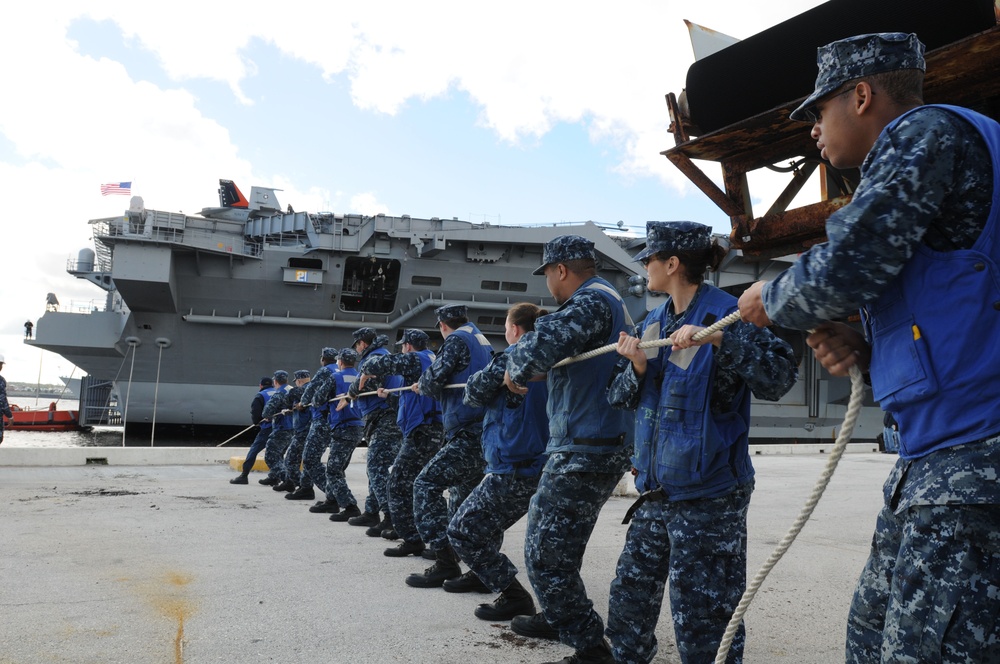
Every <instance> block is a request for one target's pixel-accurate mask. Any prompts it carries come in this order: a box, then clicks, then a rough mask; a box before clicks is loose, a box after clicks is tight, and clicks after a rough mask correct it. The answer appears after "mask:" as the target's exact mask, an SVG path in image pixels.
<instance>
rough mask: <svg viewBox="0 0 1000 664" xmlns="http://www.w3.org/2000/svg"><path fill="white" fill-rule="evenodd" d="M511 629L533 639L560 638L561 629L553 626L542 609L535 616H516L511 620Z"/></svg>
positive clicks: (551, 639)
mask: <svg viewBox="0 0 1000 664" xmlns="http://www.w3.org/2000/svg"><path fill="white" fill-rule="evenodd" d="M510 631H512V632H514V633H515V634H520V635H521V636H529V637H531V638H533V639H548V640H549V641H558V640H559V630H557V629H555V628H553V627H552V625H550V624H549V621H548V620H546V619H545V614H543V613H542V612H541V611H539V612H538V613H536V614H535V615H533V616H516V617H514V618H512V619H511V621H510Z"/></svg>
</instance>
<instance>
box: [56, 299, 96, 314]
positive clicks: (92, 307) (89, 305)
mask: <svg viewBox="0 0 1000 664" xmlns="http://www.w3.org/2000/svg"><path fill="white" fill-rule="evenodd" d="M104 310H105V309H104V302H103V301H102V302H101V303H100V304H98V302H97V300H88V301H77V300H70V303H69V304H68V305H66V306H64V307H62V308H60V309H59V311H62V312H68V313H72V314H93V313H99V312H101V311H104Z"/></svg>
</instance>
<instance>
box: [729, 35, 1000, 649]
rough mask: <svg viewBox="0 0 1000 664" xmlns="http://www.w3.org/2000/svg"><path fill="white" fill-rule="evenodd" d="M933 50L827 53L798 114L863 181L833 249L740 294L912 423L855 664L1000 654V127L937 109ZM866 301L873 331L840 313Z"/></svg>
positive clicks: (854, 640) (750, 316) (866, 46)
mask: <svg viewBox="0 0 1000 664" xmlns="http://www.w3.org/2000/svg"><path fill="white" fill-rule="evenodd" d="M923 54H924V45H923V44H922V43H920V41H919V40H918V39H917V36H916V35H913V34H903V33H882V34H868V35H860V36H856V37H850V38H848V39H842V40H840V41H836V42H833V43H831V44H828V45H826V46H823V47H821V48H820V49H819V50H818V56H817V61H818V65H819V74H818V76H817V77H816V87H815V90H814V91H813V93H812V94H811V95H810V96H809V97H808V98H806V100H805V101H804V102H803V103H802V104H801V105H800V106H799V107H798V108H796V109H795V110H794V111H793V112H792V115H791V117H792V119H793V120H805V121H807V122H809V123H811V125H812V131H811V135H812V137H813V139H815V140H816V145H817V147H818V148H819V149H820V151H821V155H822V157H823V158H824V159H827V160H829V161H830V163H831V164H833V166H835V167H836V168H855V167H860V169H861V181H860V183H859V184H858V186H857V188H856V190H855V194H854V197H853V198H852V200H851V202H850V203H848V204H847V205H846V206H844V207H842V208H841V209H840V210H838V211H837V212H835V213H833V214H832V215H831V216H830V217H829V219H827V222H826V234H827V241H826V242H825V243H823V244H817V245H814V246H813V247H812V248H810V249H809V251H807V252H805V253H804V254H802V255H801V256H800V257H799V259H798V260H797V261H796V262H795V263H794V264H793V265H792V266H791V267H789V268H788V269H787V270H785V271H784V272H782V273H781V274H779V275H778V276H777V277H775V278H774V280H773V281H771V282H758V283H756V284H754V285H753V286H751V287H750V288H749V289H748V290H747V291H746V292H745V293H744V294H743V295H742V296H741V297H740V301H739V307H740V311H741V312H742V314H743V319H744V320H749V321H751V322H753V323H756V324H757V325H762V326H763V325H768V324H770V323H771V322H772V321H773V322H775V323H777V324H779V325H783V326H785V327H790V328H795V329H801V330H809V329H814V330H815V331H814V332H813V333H812V334H810V335H809V337H808V338H807V343H808V344H809V346H810V347H811V348H812V349H813V351H814V353H815V355H816V357H817V359H818V360H819V361H820V363H821V364H822V365H823V366H824V367H826V368H827V369H828V370H829V371H830V372H831V373H832V374H834V375H837V376H841V375H846V373H847V372H848V370H849V368H850V367H858V368H859V369H860V370H861V371H863V372H869V374H870V378H871V385H872V396H874V398H875V399H876V400H878V401H879V405H880V406H881V407H882V408H883V409H884V410H886V411H888V412H890V413H892V415H893V417H894V418H895V419H896V422H897V423H898V425H899V438H900V440H899V457H900V458H899V461H898V462H897V463H896V466H895V467H894V468H893V470H892V472H891V473H890V475H889V478H888V480H887V481H886V484H885V488H884V496H885V505H884V507H883V509H882V511H881V513H880V514H879V516H878V519H877V521H876V526H875V535H874V538H873V539H872V547H871V553H870V556H869V558H868V562H867V564H866V566H865V569H864V570H863V571H862V573H861V578H860V580H859V582H858V586H857V590H856V592H855V595H854V601H853V603H852V606H851V610H850V614H849V616H848V622H847V648H846V650H847V657H846V660H847V661H848V662H889V661H892V662H926V661H936V662H968V661H977V662H982V661H1000V620H997V607H998V603H997V597H998V595H1000V509H998V508H997V506H998V505H1000V482H998V481H997V477H998V476H1000V417H997V413H998V412H1000V390H998V389H997V385H1000V344H998V343H996V339H998V338H1000V314H998V311H997V310H998V309H1000V285H998V284H1000V280H998V279H997V276H996V275H997V274H998V273H1000V190H998V186H997V183H998V175H997V173H1000V125H998V123H997V122H995V121H994V120H992V119H990V118H987V117H985V116H983V115H980V114H979V113H976V112H973V111H970V110H968V109H965V108H960V107H956V106H940V105H928V106H924V105H923V100H922V96H923V90H922V86H923V76H924V70H925V62H924V55H923ZM859 307H860V308H861V309H862V321H863V324H864V330H865V334H864V335H862V334H861V333H859V332H857V331H855V330H854V329H853V328H850V327H848V326H847V325H844V324H840V323H833V322H828V321H835V320H839V319H843V318H846V317H847V316H849V315H851V314H853V313H855V312H856V311H857V309H858V308H859Z"/></svg>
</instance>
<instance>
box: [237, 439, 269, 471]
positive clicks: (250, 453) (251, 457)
mask: <svg viewBox="0 0 1000 664" xmlns="http://www.w3.org/2000/svg"><path fill="white" fill-rule="evenodd" d="M270 437H271V429H270V428H267V429H261V430H260V431H258V432H257V435H256V436H255V437H254V439H253V443H251V444H250V449H249V450H247V456H246V458H245V459H243V474H244V475H249V474H250V471H251V470H253V465H254V464H255V463H257V455H258V454H260V451H261V450H262V449H264V448H265V447H266V446H267V439H268V438H270Z"/></svg>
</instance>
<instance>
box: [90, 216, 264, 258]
mask: <svg viewBox="0 0 1000 664" xmlns="http://www.w3.org/2000/svg"><path fill="white" fill-rule="evenodd" d="M147 212H148V216H147V218H146V219H145V220H144V221H142V222H138V223H137V222H136V221H135V220H133V219H129V218H126V217H109V218H106V219H95V220H93V221H92V222H91V223H92V224H93V227H94V239H95V244H96V245H97V248H98V258H100V259H103V256H102V255H101V253H100V250H101V245H102V242H101V240H102V238H123V239H135V240H141V241H147V242H149V241H151V242H157V243H166V244H172V245H176V246H181V247H186V248H191V249H201V250H205V251H212V252H218V253H227V254H239V255H243V256H260V254H261V252H262V247H261V245H260V243H257V242H253V241H248V240H247V239H246V238H244V237H243V236H242V235H237V234H233V233H219V232H216V231H212V230H210V229H207V228H205V229H202V228H196V227H191V226H187V227H185V226H183V225H181V224H179V223H178V222H177V217H183V215H177V214H174V213H161V212H158V211H156V210H148V211H147ZM110 258H111V254H110V250H109V251H108V257H107V260H108V263H107V264H108V266H110V264H111V263H110ZM100 263H101V265H102V268H103V267H104V266H103V260H102V261H100Z"/></svg>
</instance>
